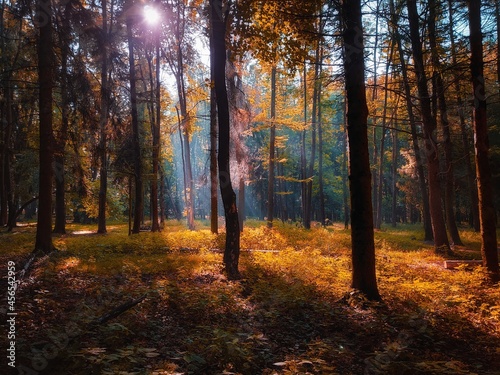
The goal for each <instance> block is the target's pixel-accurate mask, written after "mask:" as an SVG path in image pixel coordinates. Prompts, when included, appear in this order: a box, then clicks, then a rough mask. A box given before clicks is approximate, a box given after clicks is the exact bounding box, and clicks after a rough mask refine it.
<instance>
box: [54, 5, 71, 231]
mask: <svg viewBox="0 0 500 375" xmlns="http://www.w3.org/2000/svg"><path fill="white" fill-rule="evenodd" d="M65 7H66V9H65V11H64V14H63V16H62V30H61V32H60V35H59V39H60V41H59V44H60V46H61V47H60V48H61V78H60V79H61V129H60V130H59V132H58V133H59V138H58V139H57V140H56V141H55V147H56V150H55V156H54V177H55V188H56V200H55V214H56V215H55V223H54V230H53V233H59V234H65V233H66V196H65V188H66V183H65V178H64V177H65V176H64V166H65V148H66V143H67V138H68V129H69V107H70V102H69V95H68V90H69V87H68V86H69V85H68V83H69V79H70V78H69V72H68V55H69V53H70V51H69V49H70V46H69V44H70V40H68V39H67V38H68V37H70V35H71V33H70V23H69V21H70V17H71V14H70V10H69V6H68V5H65Z"/></svg>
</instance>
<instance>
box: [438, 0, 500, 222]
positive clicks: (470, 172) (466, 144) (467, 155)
mask: <svg viewBox="0 0 500 375" xmlns="http://www.w3.org/2000/svg"><path fill="white" fill-rule="evenodd" d="M497 6H498V3H497ZM448 15H449V24H450V26H449V39H450V43H451V59H452V65H453V66H457V47H456V43H455V32H454V30H453V25H454V18H453V15H454V11H453V1H452V0H448ZM498 61H500V59H499V60H498ZM453 80H454V86H455V91H456V92H457V106H458V117H459V123H460V132H461V133H462V134H461V135H462V147H463V150H464V160H465V167H466V171H467V186H468V190H469V194H470V196H469V199H470V207H471V215H472V227H473V228H474V230H475V231H476V232H479V229H480V228H479V202H478V198H477V186H476V182H475V179H476V176H475V172H474V169H473V166H472V162H471V160H472V158H471V151H470V140H469V136H468V133H469V132H468V130H467V126H466V123H465V114H464V102H463V99H462V94H461V93H462V87H461V85H460V75H459V73H458V71H457V70H456V69H453Z"/></svg>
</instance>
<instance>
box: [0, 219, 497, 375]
mask: <svg viewBox="0 0 500 375" xmlns="http://www.w3.org/2000/svg"><path fill="white" fill-rule="evenodd" d="M247 224H248V225H247V227H246V228H245V230H244V232H243V233H242V239H241V246H242V249H243V251H242V254H241V260H240V269H241V272H242V274H243V279H242V280H240V281H228V280H227V279H226V278H225V277H224V276H223V274H222V272H221V271H222V270H221V268H222V266H221V261H222V254H221V253H220V252H217V251H214V250H215V249H220V248H222V247H223V242H224V235H223V234H219V235H212V234H211V233H210V231H209V230H208V229H207V227H206V226H204V225H203V224H202V223H199V224H198V226H199V229H198V230H196V231H188V230H186V229H185V228H184V226H183V225H182V224H180V223H177V222H168V223H167V224H166V226H165V228H164V230H163V231H162V232H161V233H149V232H144V233H140V234H138V235H133V236H128V235H127V227H126V225H125V224H116V225H113V224H110V225H109V226H108V229H109V231H108V234H106V235H97V234H93V233H92V231H95V227H92V226H83V225H74V224H69V225H68V234H67V235H62V236H61V235H57V236H54V243H55V245H56V247H57V249H58V251H57V252H55V253H53V254H51V255H49V256H45V257H42V258H39V259H38V260H36V261H35V262H34V263H33V264H32V265H31V267H30V269H29V271H28V272H27V274H26V276H25V277H24V279H23V280H22V283H21V284H20V286H19V288H18V289H17V291H16V296H15V297H16V299H15V312H16V313H17V315H16V316H15V325H13V324H10V329H12V327H14V329H15V365H16V366H17V368H16V369H15V370H14V371H13V372H12V373H15V374H58V375H59V374H61V375H64V374H68V375H70V374H75V375H76V374H78V375H91V374H103V375H107V374H122V375H125V374H155V375H161V374H163V375H167V374H172V375H173V374H177V375H180V374H249V375H256V374H269V375H270V374H341V375H347V374H356V375H358V374H359V375H361V374H365V375H366V374H395V375H396V374H397V375H400V374H488V375H492V374H500V287H499V286H498V285H497V286H491V285H488V284H486V283H485V282H484V280H485V279H484V273H483V271H482V268H481V267H474V268H471V269H468V268H464V267H460V268H459V269H456V270H447V269H445V268H444V267H443V261H444V259H445V258H444V257H443V256H439V255H436V254H434V252H433V249H432V246H431V245H429V244H425V243H424V242H423V241H422V240H421V239H422V237H423V233H422V231H421V230H420V229H419V228H418V227H416V226H411V225H400V226H398V227H397V228H390V227H387V228H383V229H382V230H381V231H377V232H376V247H377V275H378V283H379V290H380V293H381V295H382V298H383V302H382V303H372V302H369V301H367V300H364V299H363V298H362V296H360V295H359V294H356V293H354V292H352V291H350V289H349V284H350V278H351V273H350V272H351V271H350V267H351V266H350V232H349V231H346V230H344V229H343V227H341V226H340V225H334V226H331V227H327V228H313V229H311V230H310V231H306V230H304V229H301V228H296V227H295V226H292V225H287V224H281V223H277V224H276V225H275V228H273V229H267V228H266V227H265V224H262V223H258V222H249V223H247ZM461 235H462V239H463V241H464V243H465V244H466V247H465V248H456V249H455V254H453V255H451V256H448V258H476V259H478V258H480V256H479V246H480V243H479V235H478V234H477V233H473V232H471V231H469V230H463V231H461ZM34 236H35V228H34V227H33V226H23V227H18V228H16V229H15V230H14V231H13V232H12V233H7V232H6V231H5V230H3V231H2V232H0V249H1V253H0V262H1V263H0V264H1V267H0V269H1V270H2V271H1V272H2V284H1V287H2V289H1V290H2V291H5V292H2V297H1V301H2V304H1V305H0V307H2V308H3V307H4V306H7V305H6V295H7V289H8V285H7V267H8V264H9V262H14V263H15V267H16V269H17V270H18V271H19V270H20V269H21V268H22V267H23V265H24V263H25V262H26V259H27V258H28V255H29V253H30V252H31V251H32V249H33V244H34V238H35V237H34ZM499 238H500V237H499ZM127 303H129V305H124V304H127ZM134 304H135V305H134ZM131 305H134V306H132V307H131ZM8 306H10V305H8ZM119 307H122V309H121V310H125V311H124V312H123V313H121V314H119V315H118V312H119V311H118V310H120V309H119ZM112 312H116V313H117V314H116V316H114V317H113V316H110V315H108V314H109V313H112ZM2 317H3V318H2V321H1V325H2V326H6V327H7V328H9V327H8V325H9V323H8V318H9V317H8V316H6V314H5V310H4V313H3V314H2ZM2 332H7V331H4V330H2ZM11 332H12V331H11ZM2 336H3V337H0V342H2V352H3V353H2V355H1V356H2V358H1V359H0V372H1V373H7V372H4V369H9V368H10V367H8V366H7V365H6V364H5V357H6V355H5V353H6V352H7V354H8V353H9V352H8V351H5V350H3V348H5V346H4V345H3V344H4V343H5V342H6V341H7V334H6V333H5V334H2Z"/></svg>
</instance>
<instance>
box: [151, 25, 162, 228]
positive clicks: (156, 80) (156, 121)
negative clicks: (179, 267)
mask: <svg viewBox="0 0 500 375" xmlns="http://www.w3.org/2000/svg"><path fill="white" fill-rule="evenodd" d="M154 44H155V47H154V49H155V50H156V51H155V53H156V62H155V68H154V70H155V76H154V77H153V67H152V64H150V67H149V74H150V82H151V96H152V97H151V102H152V103H151V104H152V107H153V108H152V109H154V110H153V111H152V113H151V119H152V121H151V135H152V141H153V144H152V146H153V149H152V159H153V160H152V162H153V165H152V167H153V171H152V172H153V178H152V179H151V232H159V231H160V222H159V221H158V218H159V217H158V216H159V215H158V177H159V173H158V172H159V168H160V123H161V108H160V106H161V100H160V99H161V98H160V89H161V81H160V57H161V56H160V34H159V31H158V30H157V31H156V32H155V40H154Z"/></svg>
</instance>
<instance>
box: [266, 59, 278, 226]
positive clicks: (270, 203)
mask: <svg viewBox="0 0 500 375" xmlns="http://www.w3.org/2000/svg"><path fill="white" fill-rule="evenodd" d="M275 120H276V65H273V66H272V69H271V124H270V135H269V171H268V172H269V174H268V179H267V227H268V228H272V227H273V219H274V165H275V162H276V157H275V156H276V155H275V146H276V124H275Z"/></svg>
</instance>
